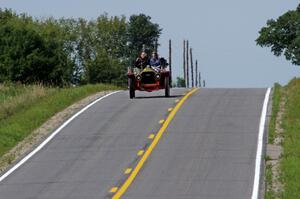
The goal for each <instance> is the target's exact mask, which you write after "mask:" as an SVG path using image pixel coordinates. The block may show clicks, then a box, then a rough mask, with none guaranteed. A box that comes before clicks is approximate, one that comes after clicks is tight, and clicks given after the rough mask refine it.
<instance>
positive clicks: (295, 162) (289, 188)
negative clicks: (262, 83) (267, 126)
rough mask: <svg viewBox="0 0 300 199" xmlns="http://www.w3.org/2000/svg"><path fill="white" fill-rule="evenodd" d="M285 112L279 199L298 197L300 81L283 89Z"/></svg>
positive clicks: (299, 173) (299, 169) (299, 189)
mask: <svg viewBox="0 0 300 199" xmlns="http://www.w3.org/2000/svg"><path fill="white" fill-rule="evenodd" d="M284 89H285V93H286V100H287V101H286V106H285V108H286V110H285V114H284V118H283V121H282V127H283V135H284V141H283V155H282V157H281V162H280V170H281V174H280V180H281V182H282V183H283V185H284V192H283V193H282V196H281V198H284V199H292V198H293V199H294V198H299V197H300V79H293V80H292V81H291V82H290V83H289V84H288V85H287V86H286V87H285V88H284Z"/></svg>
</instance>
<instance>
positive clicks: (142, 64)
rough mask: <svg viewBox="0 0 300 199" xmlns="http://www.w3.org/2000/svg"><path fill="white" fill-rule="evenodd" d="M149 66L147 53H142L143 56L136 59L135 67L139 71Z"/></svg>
mask: <svg viewBox="0 0 300 199" xmlns="http://www.w3.org/2000/svg"><path fill="white" fill-rule="evenodd" d="M148 65H149V59H148V57H147V53H145V52H142V53H141V55H140V56H139V57H138V58H137V59H136V61H135V63H134V66H135V67H136V68H138V69H144V68H146V67H147V66H148Z"/></svg>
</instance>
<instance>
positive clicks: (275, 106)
mask: <svg viewBox="0 0 300 199" xmlns="http://www.w3.org/2000/svg"><path fill="white" fill-rule="evenodd" d="M281 95H282V87H281V86H280V84H277V83H276V84H274V87H273V97H272V114H271V119H270V122H269V134H268V142H269V143H270V144H272V143H273V142H274V138H275V126H276V118H277V114H278V111H279V105H280V99H281Z"/></svg>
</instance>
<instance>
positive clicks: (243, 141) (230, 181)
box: [0, 89, 266, 199]
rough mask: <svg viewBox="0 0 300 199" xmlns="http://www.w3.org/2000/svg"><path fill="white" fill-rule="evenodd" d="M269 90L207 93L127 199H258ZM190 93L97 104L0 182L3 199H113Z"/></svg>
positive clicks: (180, 119) (194, 100) (179, 117)
mask: <svg viewBox="0 0 300 199" xmlns="http://www.w3.org/2000/svg"><path fill="white" fill-rule="evenodd" d="M265 91H266V90H265V89H201V90H200V91H198V92H197V93H195V94H194V95H193V96H192V97H190V98H189V99H188V100H187V101H186V102H185V103H184V105H183V106H182V107H181V108H180V110H179V112H178V113H177V114H176V116H175V118H174V120H173V121H172V122H171V123H170V125H169V127H168V128H167V131H166V133H165V134H164V135H163V137H162V139H161V140H160V142H159V143H158V145H157V147H156V148H155V149H154V151H153V153H152V154H151V155H150V158H149V159H148V160H147V162H146V164H145V165H144V167H143V169H142V170H141V172H140V173H139V174H138V175H137V178H136V179H135V181H134V182H133V184H132V185H131V186H130V187H129V189H128V190H127V192H126V193H125V195H124V196H123V198H131V199H148V198H149V199H150V198H151V199H155V198H159V199H164V198H172V199H177V198H178V199H182V198H185V199H192V198H193V199H199V198H204V199H205V198H228V199H234V198H237V199H242V198H250V196H251V192H252V185H253V178H254V166H255V155H256V146H257V144H256V142H257V136H258V127H259V120H260V114H261V108H262V104H263V100H264V96H265ZM184 92H185V89H174V90H172V94H173V95H175V96H173V97H172V98H167V99H166V98H161V97H155V96H157V94H158V95H161V96H162V95H163V93H162V92H161V93H152V94H144V93H138V96H139V98H138V99H134V100H129V99H128V94H127V92H120V93H117V94H114V95H112V96H110V97H108V98H105V99H103V100H102V101H100V102H98V103H97V104H95V105H94V106H93V107H92V108H91V109H88V110H87V111H86V112H84V113H83V114H82V115H80V116H79V117H78V118H76V119H75V120H74V121H73V122H72V123H70V124H69V125H68V126H67V127H66V128H64V129H63V130H62V131H61V132H60V133H59V134H58V135H57V136H56V137H55V138H54V139H53V140H52V141H51V142H50V143H49V144H48V145H47V146H46V147H45V148H43V149H42V150H41V151H40V152H39V153H38V154H36V155H35V156H34V157H33V158H31V159H30V160H29V161H28V162H27V163H26V164H24V165H23V166H22V167H20V168H19V169H18V170H16V171H15V172H14V173H13V174H11V175H10V176H9V177H8V178H6V179H5V180H4V181H2V182H1V183H0V198H1V199H2V198H3V199H37V198H38V199H67V198H70V199H89V198H95V199H96V198H110V197H111V196H112V194H110V193H109V190H110V189H111V187H113V186H120V185H121V184H122V183H123V182H124V181H125V179H126V178H127V177H126V175H124V170H125V169H126V168H128V167H133V166H134V165H135V164H136V163H137V161H139V156H137V152H138V151H139V150H140V149H145V148H147V146H148V145H149V143H150V142H151V140H149V139H147V137H148V135H149V134H150V133H151V132H156V131H157V130H158V129H159V128H160V124H159V123H158V121H159V120H161V119H163V118H166V116H167V115H168V111H167V109H168V108H169V107H174V105H175V99H177V98H180V97H181V96H182V94H183V93H184Z"/></svg>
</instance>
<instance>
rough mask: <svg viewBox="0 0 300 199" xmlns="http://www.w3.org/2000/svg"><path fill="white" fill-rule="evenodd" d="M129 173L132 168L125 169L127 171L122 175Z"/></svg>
mask: <svg viewBox="0 0 300 199" xmlns="http://www.w3.org/2000/svg"><path fill="white" fill-rule="evenodd" d="M131 171H132V168H127V169H126V170H125V172H124V174H130V173H131Z"/></svg>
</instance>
